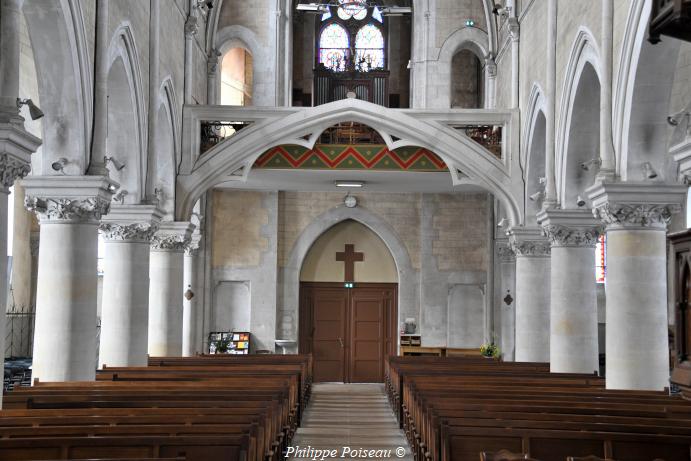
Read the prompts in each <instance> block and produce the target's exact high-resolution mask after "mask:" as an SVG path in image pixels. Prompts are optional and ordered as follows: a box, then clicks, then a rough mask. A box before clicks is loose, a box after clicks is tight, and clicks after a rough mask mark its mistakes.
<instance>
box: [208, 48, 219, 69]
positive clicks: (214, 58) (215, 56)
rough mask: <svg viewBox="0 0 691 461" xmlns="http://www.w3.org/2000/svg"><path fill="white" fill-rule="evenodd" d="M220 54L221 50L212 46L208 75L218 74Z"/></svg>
mask: <svg viewBox="0 0 691 461" xmlns="http://www.w3.org/2000/svg"><path fill="white" fill-rule="evenodd" d="M220 56H221V52H220V51H218V49H217V48H211V51H209V55H208V56H207V62H206V72H207V73H208V75H211V76H213V75H216V72H217V71H218V61H219V57H220Z"/></svg>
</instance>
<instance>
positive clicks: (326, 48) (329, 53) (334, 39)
mask: <svg viewBox="0 0 691 461" xmlns="http://www.w3.org/2000/svg"><path fill="white" fill-rule="evenodd" d="M349 45H350V41H349V40H348V32H347V31H346V30H345V28H344V27H343V26H341V25H340V24H336V23H331V24H329V25H328V26H326V27H324V30H322V33H321V36H320V37H319V62H320V63H321V64H324V66H326V67H327V68H329V69H332V70H344V69H345V57H346V53H347V52H348V48H349Z"/></svg>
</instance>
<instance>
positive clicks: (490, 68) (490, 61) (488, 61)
mask: <svg viewBox="0 0 691 461" xmlns="http://www.w3.org/2000/svg"><path fill="white" fill-rule="evenodd" d="M485 69H487V75H488V76H489V77H490V78H494V77H496V76H497V63H496V62H495V61H494V56H488V57H486V58H485Z"/></svg>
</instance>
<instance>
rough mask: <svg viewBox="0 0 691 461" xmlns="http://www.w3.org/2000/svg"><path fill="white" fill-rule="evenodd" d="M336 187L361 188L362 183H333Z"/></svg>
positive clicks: (363, 183)
mask: <svg viewBox="0 0 691 461" xmlns="http://www.w3.org/2000/svg"><path fill="white" fill-rule="evenodd" d="M334 185H335V186H336V187H363V186H364V185H365V182H364V181H340V180H339V181H334Z"/></svg>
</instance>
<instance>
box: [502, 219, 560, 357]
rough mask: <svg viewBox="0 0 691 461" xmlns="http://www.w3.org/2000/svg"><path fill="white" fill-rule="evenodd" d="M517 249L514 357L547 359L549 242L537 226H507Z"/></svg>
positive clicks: (513, 244) (510, 239)
mask: <svg viewBox="0 0 691 461" xmlns="http://www.w3.org/2000/svg"><path fill="white" fill-rule="evenodd" d="M509 241H510V242H511V249H512V250H513V251H514V253H516V361H517V362H548V361H549V293H550V291H549V285H550V283H549V282H550V275H549V274H550V246H549V243H548V242H547V240H546V239H545V238H544V237H542V235H541V232H540V230H539V229H537V228H522V227H517V228H513V227H512V228H510V229H509Z"/></svg>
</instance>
